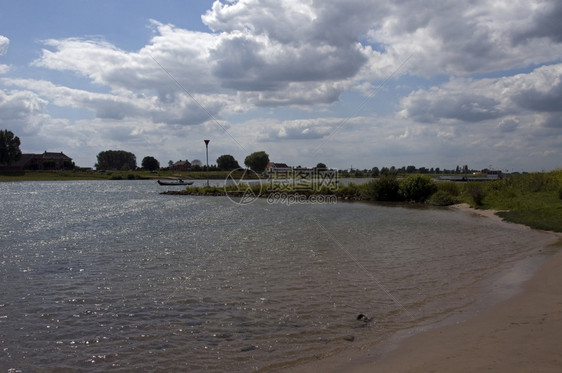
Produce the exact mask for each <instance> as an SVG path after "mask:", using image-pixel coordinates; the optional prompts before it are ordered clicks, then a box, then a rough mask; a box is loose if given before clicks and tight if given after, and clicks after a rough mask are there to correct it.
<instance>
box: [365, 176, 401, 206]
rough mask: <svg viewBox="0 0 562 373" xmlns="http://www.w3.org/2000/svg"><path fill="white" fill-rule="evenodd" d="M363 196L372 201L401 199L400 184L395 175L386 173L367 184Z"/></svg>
mask: <svg viewBox="0 0 562 373" xmlns="http://www.w3.org/2000/svg"><path fill="white" fill-rule="evenodd" d="M363 197H364V198H366V199H368V200H371V201H401V200H402V196H401V195H400V184H399V183H398V180H396V178H395V177H394V176H389V175H384V176H382V177H381V178H380V179H377V180H373V181H371V182H369V183H367V184H365V186H364V189H363Z"/></svg>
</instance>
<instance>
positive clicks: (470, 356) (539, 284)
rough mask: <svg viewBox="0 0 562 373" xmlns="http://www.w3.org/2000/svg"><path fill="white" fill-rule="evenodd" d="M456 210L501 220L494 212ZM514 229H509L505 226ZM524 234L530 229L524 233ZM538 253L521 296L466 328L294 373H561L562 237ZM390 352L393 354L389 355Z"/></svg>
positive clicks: (455, 326) (348, 354)
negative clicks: (540, 258) (537, 263)
mask: <svg viewBox="0 0 562 373" xmlns="http://www.w3.org/2000/svg"><path fill="white" fill-rule="evenodd" d="M454 208H455V209H460V210H463V211H467V212H471V213H476V214H479V215H482V216H486V217H488V218H491V219H499V220H501V218H500V217H498V216H497V215H496V214H495V211H493V210H475V209H472V208H470V207H469V206H468V205H466V204H463V205H456V206H455V207H454ZM506 224H510V223H506ZM522 229H529V228H527V227H522ZM545 234H552V235H553V239H552V241H553V242H555V241H556V238H558V242H557V243H556V244H555V245H552V246H548V247H546V248H537V249H536V250H537V251H539V252H540V251H542V252H544V251H545V250H546V251H547V252H546V253H545V255H550V257H549V258H548V259H547V260H546V262H545V263H543V264H542V265H541V266H540V268H539V269H538V271H537V272H536V273H535V274H534V276H533V277H532V278H531V279H530V280H529V281H527V282H525V283H524V284H523V286H522V289H521V291H520V292H519V293H518V294H516V295H515V296H513V297H512V298H509V299H507V300H505V301H503V302H500V303H499V304H497V305H495V306H493V307H492V308H490V309H488V310H485V311H483V312H481V313H480V314H478V315H476V316H475V317H474V318H472V319H469V320H467V321H465V322H458V323H455V324H452V325H447V326H444V327H439V328H436V329H433V330H429V331H426V332H422V333H420V334H414V335H413V336H412V337H410V338H407V339H405V340H403V341H401V342H398V345H397V346H394V347H392V343H389V346H386V349H384V348H383V349H382V352H381V348H380V346H379V348H378V349H377V347H376V346H375V347H373V349H369V348H365V349H363V350H360V351H353V350H350V351H347V352H345V353H343V354H341V355H337V356H333V357H331V358H328V359H325V360H320V361H316V362H313V363H311V364H307V365H304V366H300V367H297V368H295V369H292V370H289V371H290V372H301V373H307V372H316V371H325V372H339V371H345V372H351V373H367V372H374V371H376V372H377V373H379V372H380V373H385V372H404V373H407V372H453V371H454V372H478V371H484V370H488V371H494V372H531V371H537V372H559V371H560V369H561V368H562V356H561V355H560V335H562V295H561V294H562V251H561V250H560V249H561V248H562V235H561V234H556V233H545ZM389 350H390V351H389Z"/></svg>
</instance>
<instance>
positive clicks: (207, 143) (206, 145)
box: [203, 140, 211, 188]
mask: <svg viewBox="0 0 562 373" xmlns="http://www.w3.org/2000/svg"><path fill="white" fill-rule="evenodd" d="M203 141H205V153H206V154H207V172H206V174H207V188H208V187H209V142H210V141H211V140H203Z"/></svg>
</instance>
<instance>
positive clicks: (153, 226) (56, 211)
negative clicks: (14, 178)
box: [0, 181, 544, 372]
mask: <svg viewBox="0 0 562 373" xmlns="http://www.w3.org/2000/svg"><path fill="white" fill-rule="evenodd" d="M161 190H163V188H162V187H158V186H157V185H156V183H155V182H153V181H151V182H143V181H115V182H107V181H104V182H97V181H96V182H94V181H88V182H34V183H4V184H0V201H1V206H2V210H1V211H0V278H1V280H2V284H3V287H2V289H1V290H0V367H1V368H2V369H3V370H6V369H10V368H13V369H21V370H23V371H27V370H31V371H36V370H49V369H63V368H68V369H77V368H80V369H83V370H91V371H104V370H109V369H115V368H118V367H122V368H126V369H132V368H136V369H141V370H148V369H155V370H171V371H174V370H175V371H177V370H184V371H205V372H213V371H214V372H223V371H226V370H228V371H240V372H246V371H251V370H263V371H269V370H276V369H281V368H283V367H286V366H290V365H291V364H295V363H296V362H298V361H301V360H303V359H307V358H311V357H315V356H323V355H326V354H330V353H333V352H334V351H337V350H340V349H343V348H346V347H349V346H350V344H353V345H356V346H360V345H361V344H364V343H367V342H373V341H374V340H376V339H377V338H379V339H382V338H383V337H385V336H387V335H388V334H389V333H392V332H394V331H396V330H399V329H404V328H407V327H410V326H412V325H417V324H420V323H430V322H434V321H436V320H440V319H442V318H443V317H445V316H446V315H448V314H450V313H451V312H455V311H456V310H459V309H461V308H462V307H465V306H467V305H468V304H470V303H472V302H473V301H474V296H473V294H472V292H471V291H470V289H471V286H473V284H475V283H476V282H478V281H479V280H481V279H483V278H486V277H487V276H490V275H492V274H494V273H495V272H496V271H498V270H499V269H501V268H503V267H505V266H506V265H509V263H511V262H515V261H516V260H517V259H520V258H521V257H522V256H525V255H526V253H528V252H529V249H530V248H533V247H537V245H540V244H541V242H542V241H544V236H543V235H541V234H539V233H536V232H532V231H520V230H518V229H515V228H514V227H510V226H506V225H502V224H499V223H496V222H493V221H490V220H489V219H484V218H477V217H474V216H471V215H470V214H466V213H461V212H458V211H457V212H454V211H450V210H446V209H408V208H404V207H385V206H377V205H370V204H366V203H338V204H335V205H334V204H330V205H321V204H316V205H293V206H285V205H282V204H275V205H271V204H268V203H267V201H265V200H263V199H260V200H258V201H256V202H254V203H252V204H250V205H247V206H239V205H236V204H233V203H232V202H231V201H230V200H229V199H228V198H225V197H214V198H208V197H188V196H182V197H178V196H165V195H160V194H158V192H159V191H161ZM541 240H542V241H541ZM360 313H363V314H366V315H368V316H369V317H371V318H372V322H370V323H365V322H363V321H362V320H357V319H356V318H357V315H358V314H360ZM351 336H353V338H351ZM351 339H353V342H351V341H350V340H351Z"/></svg>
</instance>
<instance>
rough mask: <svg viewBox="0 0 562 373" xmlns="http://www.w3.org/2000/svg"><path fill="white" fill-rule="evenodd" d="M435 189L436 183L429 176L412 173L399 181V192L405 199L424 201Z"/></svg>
mask: <svg viewBox="0 0 562 373" xmlns="http://www.w3.org/2000/svg"><path fill="white" fill-rule="evenodd" d="M436 191H437V185H436V184H435V181H433V179H432V178H431V177H429V176H424V175H412V176H408V177H407V178H406V179H404V180H402V182H401V183H400V194H401V195H402V196H403V197H404V199H405V200H407V201H413V202H425V201H427V199H428V198H429V197H430V196H431V195H432V194H433V193H435V192H436Z"/></svg>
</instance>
